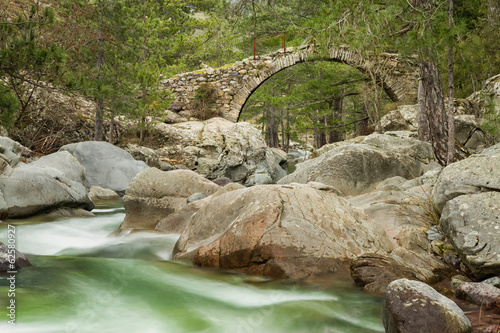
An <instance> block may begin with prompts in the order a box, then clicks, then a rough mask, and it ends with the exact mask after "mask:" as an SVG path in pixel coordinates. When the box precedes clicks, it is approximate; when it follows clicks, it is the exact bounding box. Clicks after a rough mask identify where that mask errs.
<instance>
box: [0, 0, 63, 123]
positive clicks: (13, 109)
mask: <svg viewBox="0 0 500 333" xmlns="http://www.w3.org/2000/svg"><path fill="white" fill-rule="evenodd" d="M9 14H10V15H9ZM54 17H55V13H54V11H53V10H52V8H50V7H48V6H47V7H42V6H41V5H40V4H39V3H38V2H35V3H32V4H31V6H30V7H29V8H22V9H21V10H19V11H18V12H17V13H16V16H15V17H14V13H9V12H8V11H7V10H6V9H3V10H0V120H1V124H2V125H4V126H12V125H18V126H21V125H22V122H23V117H24V115H25V114H26V111H27V110H28V107H29V106H30V104H31V102H32V100H33V97H34V95H35V94H36V91H37V89H39V88H45V89H50V88H51V86H50V85H49V84H47V82H48V81H52V80H56V78H57V77H58V75H59V74H60V72H61V70H62V67H63V65H64V62H65V54H64V52H63V50H62V49H61V48H60V47H59V46H58V45H56V44H54V43H51V42H50V38H46V37H47V36H44V34H45V33H47V31H48V29H49V28H50V26H51V25H52V24H53V22H54ZM44 37H45V38H44Z"/></svg>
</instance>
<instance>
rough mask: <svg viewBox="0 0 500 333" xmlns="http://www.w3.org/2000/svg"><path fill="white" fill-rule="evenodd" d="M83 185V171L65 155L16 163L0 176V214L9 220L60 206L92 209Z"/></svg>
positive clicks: (74, 161)
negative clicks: (28, 162) (8, 171)
mask: <svg viewBox="0 0 500 333" xmlns="http://www.w3.org/2000/svg"><path fill="white" fill-rule="evenodd" d="M84 182H85V170H84V168H83V167H82V166H81V165H80V163H78V161H76V160H75V159H74V158H73V157H72V156H71V155H70V154H68V153H67V152H59V153H55V154H51V155H48V156H44V157H42V158H40V159H39V160H37V161H36V162H33V163H30V164H24V163H22V162H20V163H19V164H18V165H17V166H16V167H15V168H14V169H13V172H12V174H11V175H10V176H6V175H0V213H2V214H6V215H7V216H8V217H11V218H12V217H24V216H30V215H34V214H37V213H43V212H48V211H51V210H54V209H57V208H61V207H66V208H83V209H86V210H92V209H93V208H94V205H93V203H92V201H91V200H90V198H89V197H88V195H87V188H86V187H85V185H84Z"/></svg>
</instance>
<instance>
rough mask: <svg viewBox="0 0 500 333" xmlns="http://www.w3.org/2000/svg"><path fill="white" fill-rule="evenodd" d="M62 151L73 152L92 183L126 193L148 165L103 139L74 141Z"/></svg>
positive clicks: (119, 192)
mask: <svg viewBox="0 0 500 333" xmlns="http://www.w3.org/2000/svg"><path fill="white" fill-rule="evenodd" d="M60 151H67V152H69V153H71V154H72V155H73V156H74V157H75V158H76V159H77V160H78V162H80V164H81V165H82V166H83V167H84V168H85V170H86V174H87V180H88V182H89V184H90V185H96V186H100V187H102V188H106V189H110V190H113V191H115V192H117V193H118V194H121V195H122V194H124V192H125V190H126V189H127V186H128V184H129V183H130V181H131V180H132V178H134V176H135V175H136V174H137V173H138V172H139V171H140V170H142V169H145V168H147V167H148V166H147V165H146V163H144V162H143V161H136V160H134V158H133V157H132V155H130V154H129V153H127V152H126V151H125V150H123V149H120V148H118V147H116V146H114V145H112V144H110V143H107V142H103V141H86V142H80V143H72V144H69V145H65V146H63V147H61V149H60Z"/></svg>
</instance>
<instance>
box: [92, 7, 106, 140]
mask: <svg viewBox="0 0 500 333" xmlns="http://www.w3.org/2000/svg"><path fill="white" fill-rule="evenodd" d="M99 6H102V3H101V2H99ZM97 45H98V50H97V63H96V67H97V73H98V78H97V79H98V80H99V81H102V76H103V73H102V66H103V64H104V36H103V33H102V10H101V13H99V30H98V32H97ZM103 111H104V99H103V98H102V97H99V98H97V100H96V110H95V128H94V141H102V140H103V139H104V132H103V127H104V122H103V119H102V117H103Z"/></svg>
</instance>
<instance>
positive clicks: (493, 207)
mask: <svg viewBox="0 0 500 333" xmlns="http://www.w3.org/2000/svg"><path fill="white" fill-rule="evenodd" d="M440 225H441V228H442V230H443V232H444V233H445V234H446V236H447V238H448V239H449V240H450V241H451V243H452V244H453V246H454V248H455V249H456V251H457V252H458V254H459V255H460V258H461V259H462V261H463V262H464V263H465V264H466V265H467V267H469V268H470V270H471V271H472V272H473V273H474V274H476V275H477V276H478V277H482V276H488V275H493V274H498V272H500V192H485V193H480V194H471V195H462V196H460V197H457V198H455V199H453V200H450V201H448V202H447V204H446V206H445V207H444V210H443V213H442V215H441V220H440Z"/></svg>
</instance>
